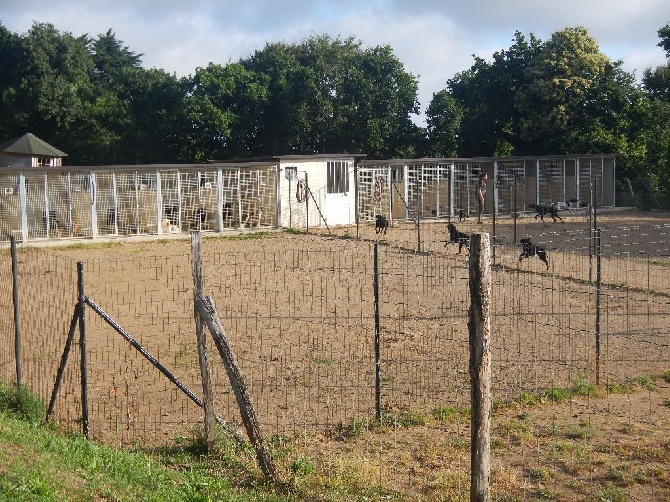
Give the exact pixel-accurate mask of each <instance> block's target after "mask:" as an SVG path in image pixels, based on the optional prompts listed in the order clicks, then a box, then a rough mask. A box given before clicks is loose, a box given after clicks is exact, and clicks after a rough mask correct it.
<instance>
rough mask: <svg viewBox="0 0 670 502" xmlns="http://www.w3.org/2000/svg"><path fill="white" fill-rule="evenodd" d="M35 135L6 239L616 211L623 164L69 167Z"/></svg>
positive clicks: (339, 157) (8, 196)
mask: <svg viewBox="0 0 670 502" xmlns="http://www.w3.org/2000/svg"><path fill="white" fill-rule="evenodd" d="M66 155H67V154H65V153H64V152H61V151H60V150H58V149H56V148H54V147H52V146H51V145H48V144H47V143H45V142H43V141H42V140H39V138H36V137H35V136H33V135H31V134H26V135H24V136H21V137H20V138H17V139H15V140H12V141H9V142H6V143H4V144H2V145H0V240H2V241H8V240H9V239H10V238H11V237H15V238H16V239H17V240H19V241H22V242H27V241H30V240H35V239H54V238H72V237H88V238H98V237H111V236H128V235H162V234H167V233H180V232H188V231H189V230H191V229H198V230H202V231H211V232H223V231H225V230H227V229H241V228H258V229H262V228H277V227H282V228H298V229H305V228H314V227H323V226H326V225H327V226H331V225H332V226H337V225H352V224H356V223H357V222H361V223H363V222H372V221H374V219H375V217H376V215H378V214H381V215H384V216H387V217H389V218H390V219H391V220H394V219H395V220H404V219H416V216H417V215H419V216H420V217H421V218H442V217H453V216H456V215H457V214H458V213H459V211H460V210H462V211H463V212H464V213H466V214H473V213H474V212H475V210H476V209H475V208H476V200H475V196H474V191H475V184H476V181H477V177H478V175H479V173H480V172H482V171H485V172H487V173H489V182H488V190H487V192H488V195H487V197H486V208H485V213H489V214H491V213H493V211H494V208H495V211H496V214H512V213H514V212H523V211H529V210H530V209H529V208H528V205H529V204H530V203H536V204H538V203H543V204H544V203H557V202H565V201H570V200H579V201H583V202H585V203H589V204H597V205H598V206H599V207H603V206H614V205H615V202H616V201H615V190H614V188H615V183H614V179H615V168H616V156H615V155H574V156H545V157H501V158H473V159H458V158H453V159H404V160H403V159H397V160H396V159H392V160H365V155H363V154H332V155H287V156H277V157H272V158H266V159H252V160H244V161H230V162H228V161H226V162H211V163H208V164H160V165H159V164H152V165H142V166H122V165H118V166H67V167H64V166H63V165H62V159H63V157H65V156H66Z"/></svg>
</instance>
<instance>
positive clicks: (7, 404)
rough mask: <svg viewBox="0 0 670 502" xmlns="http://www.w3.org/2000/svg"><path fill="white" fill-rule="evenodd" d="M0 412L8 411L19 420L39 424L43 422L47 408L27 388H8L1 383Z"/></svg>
mask: <svg viewBox="0 0 670 502" xmlns="http://www.w3.org/2000/svg"><path fill="white" fill-rule="evenodd" d="M0 410H6V411H9V412H10V413H12V414H13V415H14V416H16V417H17V418H20V419H21V420H25V421H27V422H30V423H33V424H37V423H40V422H41V421H42V419H43V418H44V415H45V412H46V406H44V403H43V402H42V401H41V400H40V399H39V398H38V397H36V396H35V395H33V394H32V393H31V392H30V391H29V390H28V388H27V387H25V386H23V385H20V386H18V387H16V386H8V385H7V384H5V383H2V382H0Z"/></svg>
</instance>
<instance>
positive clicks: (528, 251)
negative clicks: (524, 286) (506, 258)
mask: <svg viewBox="0 0 670 502" xmlns="http://www.w3.org/2000/svg"><path fill="white" fill-rule="evenodd" d="M519 242H520V243H521V248H522V251H521V256H519V263H521V260H523V259H524V258H530V257H531V256H535V255H537V257H538V258H539V259H540V260H542V261H543V262H544V263H545V264H546V265H547V270H549V261H547V252H546V251H545V249H544V248H543V247H541V246H536V245H535V244H533V243H532V242H530V237H525V238H523V239H521V240H520V241H519Z"/></svg>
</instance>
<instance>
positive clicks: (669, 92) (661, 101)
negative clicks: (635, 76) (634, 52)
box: [637, 24, 670, 194]
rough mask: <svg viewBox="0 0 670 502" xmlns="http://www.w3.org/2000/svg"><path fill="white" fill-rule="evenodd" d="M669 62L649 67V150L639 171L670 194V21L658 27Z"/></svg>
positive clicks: (646, 76)
mask: <svg viewBox="0 0 670 502" xmlns="http://www.w3.org/2000/svg"><path fill="white" fill-rule="evenodd" d="M658 36H659V38H660V39H661V41H660V42H659V43H658V46H659V47H661V48H662V49H663V50H664V51H665V53H666V56H667V58H668V62H666V64H664V65H660V66H658V67H656V68H654V69H651V68H648V69H647V70H645V72H644V75H643V78H642V84H643V86H644V89H645V91H646V92H647V95H648V96H649V120H648V121H647V122H646V123H645V127H644V134H645V144H644V147H645V150H644V156H641V157H642V158H641V159H640V162H639V163H638V164H637V173H639V175H640V176H642V177H643V178H644V179H645V180H646V181H647V182H648V183H649V184H650V186H651V187H652V189H659V190H662V191H664V192H665V193H666V194H670V24H667V25H665V26H664V27H663V28H661V29H660V30H658Z"/></svg>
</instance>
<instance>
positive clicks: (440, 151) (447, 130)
mask: <svg viewBox="0 0 670 502" xmlns="http://www.w3.org/2000/svg"><path fill="white" fill-rule="evenodd" d="M462 121H463V109H462V108H461V106H460V105H459V104H458V102H457V101H456V100H455V99H454V98H453V97H452V96H451V94H449V93H448V92H447V91H446V90H441V91H438V92H436V93H435V94H433V99H431V101H430V104H429V105H428V108H427V109H426V125H427V134H428V141H429V144H428V150H427V152H426V155H428V156H430V157H456V156H457V155H458V133H459V130H460V128H461V124H462Z"/></svg>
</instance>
